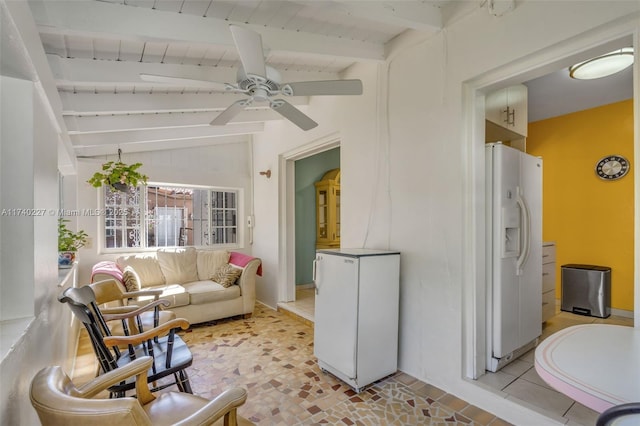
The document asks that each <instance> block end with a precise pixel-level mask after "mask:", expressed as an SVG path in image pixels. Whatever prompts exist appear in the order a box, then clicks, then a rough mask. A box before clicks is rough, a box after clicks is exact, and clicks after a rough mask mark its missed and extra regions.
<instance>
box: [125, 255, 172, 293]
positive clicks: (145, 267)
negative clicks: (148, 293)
mask: <svg viewBox="0 0 640 426" xmlns="http://www.w3.org/2000/svg"><path fill="white" fill-rule="evenodd" d="M116 263H117V264H118V267H119V268H120V269H121V270H123V271H124V269H125V268H126V267H127V266H131V267H132V268H133V269H134V270H135V271H136V273H137V274H138V277H139V278H140V287H149V286H156V285H162V284H165V283H166V281H165V279H164V275H163V274H162V269H160V265H159V264H158V260H157V259H156V256H155V254H149V253H146V254H136V255H131V256H120V257H118V259H116Z"/></svg>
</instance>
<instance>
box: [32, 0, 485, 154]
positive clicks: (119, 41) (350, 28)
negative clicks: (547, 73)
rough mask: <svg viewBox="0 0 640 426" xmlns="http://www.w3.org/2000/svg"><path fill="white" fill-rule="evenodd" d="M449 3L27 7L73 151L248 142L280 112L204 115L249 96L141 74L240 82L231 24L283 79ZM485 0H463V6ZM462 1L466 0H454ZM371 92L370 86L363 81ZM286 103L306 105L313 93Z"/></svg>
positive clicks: (362, 58)
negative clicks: (255, 43) (218, 122)
mask: <svg viewBox="0 0 640 426" xmlns="http://www.w3.org/2000/svg"><path fill="white" fill-rule="evenodd" d="M447 3H449V7H450V8H451V7H453V6H452V5H453V4H454V3H451V2H447V1H413V0H408V1H389V2H381V1H342V0H339V1H279V0H263V1H260V0H255V1H254V0H251V1H250V0H245V1H219V0H106V1H41V2H33V3H30V7H31V9H32V13H33V16H34V19H35V22H36V24H37V28H38V31H39V33H40V39H41V41H42V45H43V47H44V51H45V53H46V58H47V62H48V64H49V66H50V68H51V71H52V73H53V78H54V80H55V85H56V88H57V91H58V93H59V96H60V99H61V101H62V114H63V117H64V125H65V126H66V129H67V131H68V135H69V138H70V142H71V144H72V146H73V150H74V152H75V154H76V155H77V156H96V155H103V154H114V153H115V152H116V151H117V150H118V148H120V149H122V151H123V152H139V151H148V150H157V149H166V148H174V147H176V146H181V147H190V146H199V145H204V144H215V143H229V142H235V141H240V140H246V137H247V136H246V135H248V134H253V133H256V132H260V131H262V130H263V128H264V123H265V122H266V121H268V120H282V119H283V117H282V116H280V115H279V114H277V113H275V112H274V111H273V110H270V109H269V108H268V107H267V105H259V104H254V105H252V106H251V107H250V108H247V109H246V110H245V111H244V112H242V113H241V114H239V115H238V116H236V117H235V118H234V119H233V120H232V121H231V122H230V123H229V124H227V125H225V126H210V125H209V122H210V121H211V120H212V119H214V118H215V117H216V116H217V115H218V114H219V113H220V112H221V111H223V110H224V109H225V108H226V107H228V106H229V105H230V104H232V103H233V102H235V101H236V100H238V99H241V98H242V95H237V94H230V93H224V92H221V91H219V87H217V86H214V85H209V84H207V83H206V82H202V83H194V82H184V83H175V82H172V83H168V84H167V83H158V82H146V81H143V80H142V79H141V77H140V74H155V75H167V76H174V77H182V78H186V79H197V80H204V81H206V80H209V81H213V82H227V83H235V82H236V72H237V69H238V67H239V65H240V60H239V56H238V52H237V51H236V47H235V45H234V42H233V39H232V35H231V32H230V31H229V25H230V24H236V25H239V26H243V27H245V28H248V29H251V30H253V31H255V32H258V33H259V34H261V36H262V40H263V45H264V48H265V61H266V64H267V65H269V66H271V67H273V68H276V69H277V70H278V71H280V73H281V74H282V81H285V82H296V81H310V80H332V79H340V73H341V72H342V71H343V70H345V69H346V68H348V67H349V66H351V65H352V64H354V63H356V62H380V61H383V60H384V59H385V52H386V47H387V46H388V43H390V42H391V41H392V40H393V39H394V38H395V37H397V36H398V35H400V34H402V33H403V32H405V31H407V30H415V31H417V32H423V33H424V34H433V33H435V32H437V31H438V30H439V29H441V28H442V27H443V25H444V24H443V20H444V18H443V16H446V15H445V14H444V13H443V12H444V8H445V6H446V5H447ZM472 4H474V5H475V7H478V5H479V4H480V2H474V3H471V2H467V3H466V6H469V5H472ZM457 6H459V5H457ZM365 90H366V89H365ZM288 101H289V102H290V103H291V104H293V105H295V106H296V107H298V108H300V109H301V110H303V111H304V110H305V105H307V104H308V102H309V99H308V97H306V96H294V97H291V98H289V99H288Z"/></svg>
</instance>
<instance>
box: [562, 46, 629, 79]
mask: <svg viewBox="0 0 640 426" xmlns="http://www.w3.org/2000/svg"><path fill="white" fill-rule="evenodd" d="M632 64H633V48H632V47H625V48H622V49H618V50H614V51H613V52H609V53H607V54H605V55H601V56H597V57H595V58H591V59H589V60H587V61H584V62H580V63H577V64H575V65H572V66H571V67H569V76H570V77H571V78H575V79H578V80H591V79H595V78H602V77H607V76H609V75H612V74H615V73H617V72H620V71H622V70H624V69H625V68H627V67H629V66H630V65H632Z"/></svg>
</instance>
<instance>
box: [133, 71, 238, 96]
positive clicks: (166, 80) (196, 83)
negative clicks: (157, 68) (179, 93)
mask: <svg viewBox="0 0 640 426" xmlns="http://www.w3.org/2000/svg"><path fill="white" fill-rule="evenodd" d="M140 79H142V80H144V81H148V82H150V83H162V84H173V85H178V86H189V87H209V88H212V89H216V90H219V91H221V92H230V91H237V89H236V88H235V87H234V86H233V85H231V84H229V83H220V82H217V81H209V80H196V79H193V78H182V77H171V76H168V75H156V74H140Z"/></svg>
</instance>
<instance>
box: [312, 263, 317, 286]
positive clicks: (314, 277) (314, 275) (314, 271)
mask: <svg viewBox="0 0 640 426" xmlns="http://www.w3.org/2000/svg"><path fill="white" fill-rule="evenodd" d="M317 263H318V260H317V259H313V272H312V276H313V288H315V289H316V294H318V284H317V282H316V264H317Z"/></svg>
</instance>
